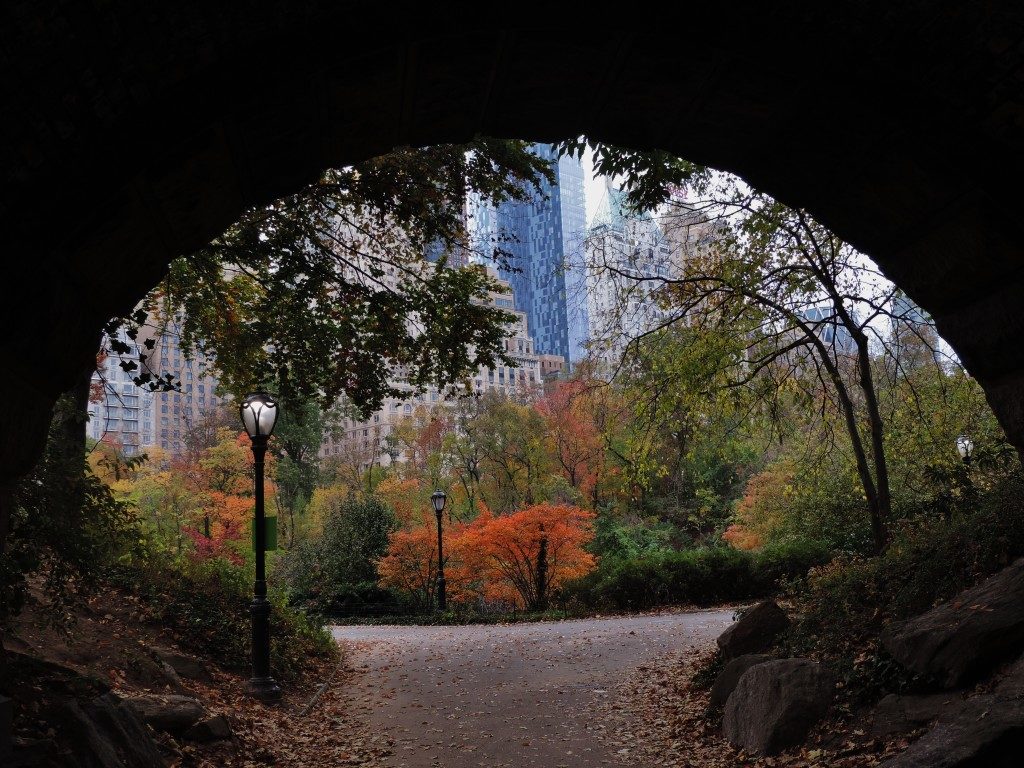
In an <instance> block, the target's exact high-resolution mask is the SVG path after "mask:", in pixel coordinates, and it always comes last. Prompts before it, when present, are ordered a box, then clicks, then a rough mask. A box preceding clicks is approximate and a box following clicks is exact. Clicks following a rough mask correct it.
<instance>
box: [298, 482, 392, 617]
mask: <svg viewBox="0 0 1024 768" xmlns="http://www.w3.org/2000/svg"><path fill="white" fill-rule="evenodd" d="M319 506H320V509H319V515H320V516H321V517H320V521H321V530H320V532H319V533H318V534H317V535H314V536H311V537H310V538H309V539H307V540H305V541H302V542H299V543H298V544H297V545H296V546H295V547H294V548H293V549H291V550H290V551H288V552H287V553H286V555H285V557H284V562H283V567H284V573H285V575H286V579H287V581H288V584H289V587H290V590H291V592H292V594H293V596H294V597H295V598H296V599H298V600H302V601H307V602H309V603H311V604H312V605H314V606H315V607H316V608H318V609H319V610H321V611H329V610H330V609H331V608H332V606H333V607H339V606H342V605H350V604H352V603H353V602H355V603H359V602H362V601H364V600H366V599H368V598H369V599H373V598H374V597H376V596H377V595H378V593H377V580H378V574H377V560H379V559H380V558H381V557H382V556H383V555H384V553H385V552H386V551H387V548H388V536H389V535H390V534H391V532H392V531H394V530H395V529H396V528H397V524H396V522H395V516H394V512H393V511H392V510H391V508H390V507H388V506H387V505H386V504H385V503H384V502H382V501H381V500H380V499H378V498H377V497H376V496H365V497H363V498H359V497H357V496H355V495H354V494H350V495H341V494H331V495H325V496H324V497H323V498H322V499H321V502H320V505H319Z"/></svg>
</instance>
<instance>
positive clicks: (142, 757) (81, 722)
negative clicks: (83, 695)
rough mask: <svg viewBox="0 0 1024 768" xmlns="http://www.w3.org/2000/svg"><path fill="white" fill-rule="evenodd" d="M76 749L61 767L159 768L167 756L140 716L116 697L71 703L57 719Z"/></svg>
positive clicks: (67, 756) (112, 695)
mask: <svg viewBox="0 0 1024 768" xmlns="http://www.w3.org/2000/svg"><path fill="white" fill-rule="evenodd" d="M57 725H58V727H59V732H60V734H61V736H62V737H64V738H68V739H70V740H71V741H72V742H73V744H74V748H73V751H72V753H71V754H69V755H64V756H63V757H62V762H61V763H60V764H61V765H67V766H81V767H82V768H86V767H88V768H97V767H98V768H156V766H162V765H165V764H166V763H165V761H164V758H163V756H162V755H161V754H160V750H159V749H158V748H157V745H156V742H154V741H153V739H152V737H151V736H150V732H149V730H148V729H147V728H146V726H145V725H144V724H143V722H142V720H141V719H140V718H139V715H138V712H137V711H136V710H135V709H134V708H133V707H131V706H128V705H127V703H126V702H124V701H122V700H121V699H119V698H118V697H117V696H115V695H114V694H112V693H107V694H104V695H102V696H98V697H96V698H95V699H93V700H92V701H89V702H86V703H84V704H80V703H79V702H77V701H70V702H68V703H67V704H65V705H64V707H63V708H62V711H61V712H60V713H59V715H58V717H57Z"/></svg>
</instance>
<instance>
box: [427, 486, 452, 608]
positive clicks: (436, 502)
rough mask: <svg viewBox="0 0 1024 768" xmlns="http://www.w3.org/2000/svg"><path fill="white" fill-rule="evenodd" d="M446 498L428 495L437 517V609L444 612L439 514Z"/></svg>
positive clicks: (438, 493) (436, 493)
mask: <svg viewBox="0 0 1024 768" xmlns="http://www.w3.org/2000/svg"><path fill="white" fill-rule="evenodd" d="M446 501H448V497H447V496H445V493H444V491H434V492H433V493H432V494H431V495H430V503H431V504H432V505H433V506H434V513H435V514H436V515H437V609H438V610H439V611H443V610H445V607H446V606H447V600H446V598H445V594H444V547H443V546H442V544H441V513H442V512H444V505H445V502H446Z"/></svg>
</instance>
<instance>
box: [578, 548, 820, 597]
mask: <svg viewBox="0 0 1024 768" xmlns="http://www.w3.org/2000/svg"><path fill="white" fill-rule="evenodd" d="M828 559H829V552H828V550H827V548H826V547H825V546H824V545H823V544H821V543H819V542H810V541H794V542H790V543H787V544H779V545H775V546H773V547H771V548H765V549H763V550H760V551H758V552H747V551H741V550H737V549H732V548H731V547H723V546H718V547H702V548H699V549H689V550H682V551H679V552H668V553H660V554H654V555H649V556H644V557H637V558H605V559H604V560H602V561H601V564H600V565H599V567H598V568H597V570H596V571H594V572H593V573H591V574H590V575H588V576H586V577H584V578H583V579H578V580H576V581H575V582H572V583H570V584H568V585H566V588H565V593H566V599H568V600H576V601H578V602H580V603H582V604H584V605H587V606H590V607H607V608H615V609H618V610H645V609H649V608H654V607H657V606H662V605H678V604H697V605H708V604H712V603H720V602H727V601H733V600H748V599H751V598H758V597H764V596H766V595H769V594H772V593H774V592H775V591H777V590H778V589H779V588H780V586H781V585H782V584H783V583H784V582H785V581H787V580H789V579H794V578H798V577H803V576H805V575H806V574H807V571H808V569H810V568H812V567H813V566H815V565H820V564H821V563H824V562H827V561H828Z"/></svg>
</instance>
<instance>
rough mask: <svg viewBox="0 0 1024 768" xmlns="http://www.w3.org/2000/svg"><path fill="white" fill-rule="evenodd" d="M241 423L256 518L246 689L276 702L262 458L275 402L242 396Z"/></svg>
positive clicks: (263, 395)
mask: <svg viewBox="0 0 1024 768" xmlns="http://www.w3.org/2000/svg"><path fill="white" fill-rule="evenodd" d="M238 410H239V413H240V414H241V416H242V424H243V425H244V426H245V431H246V432H247V433H248V435H249V439H250V440H252V456H253V463H254V468H255V476H256V477H255V480H256V488H255V496H256V518H255V520H254V522H253V531H254V534H253V535H254V538H255V541H254V548H255V550H256V581H255V583H254V584H253V600H252V606H251V608H250V614H251V616H252V678H251V679H250V680H249V690H250V691H251V692H252V693H253V695H255V696H256V697H257V698H259V699H261V700H262V701H266V702H273V701H278V700H279V699H280V698H281V688H280V687H279V686H278V684H277V683H276V682H275V681H274V678H272V677H271V676H270V603H269V602H268V601H267V553H266V550H267V523H266V517H265V516H264V511H263V458H264V457H265V456H266V453H267V440H269V439H270V436H271V435H272V434H273V433H274V425H275V424H276V423H277V401H276V400H275V399H274V397H273V395H269V394H267V393H266V392H256V393H255V394H252V395H249V396H248V397H246V398H245V399H244V400H243V401H242V404H241V405H240V406H239V409H238Z"/></svg>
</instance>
